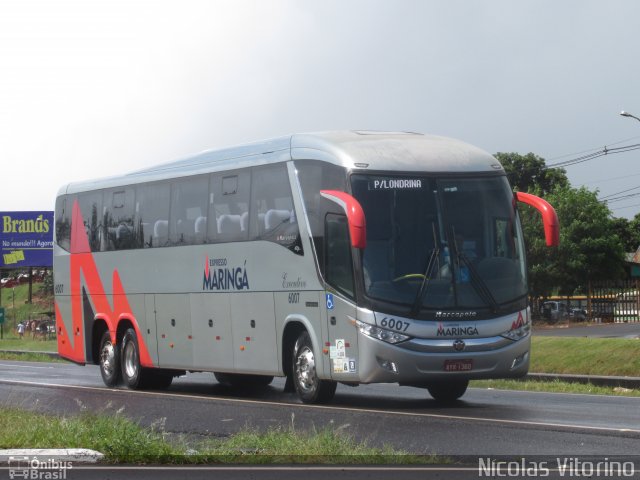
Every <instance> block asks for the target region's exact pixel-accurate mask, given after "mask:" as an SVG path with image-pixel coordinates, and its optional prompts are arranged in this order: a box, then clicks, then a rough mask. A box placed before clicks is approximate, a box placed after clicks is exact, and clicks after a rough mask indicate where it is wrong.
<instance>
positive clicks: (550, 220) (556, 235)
mask: <svg viewBox="0 0 640 480" xmlns="http://www.w3.org/2000/svg"><path fill="white" fill-rule="evenodd" d="M515 196H516V199H517V200H518V201H519V202H522V203H526V204H527V205H531V206H532V207H533V208H535V209H536V210H538V211H539V212H540V213H541V214H542V224H543V225H544V237H545V240H546V241H547V246H548V247H557V246H558V245H560V222H558V215H557V214H556V211H555V210H554V208H553V207H552V206H551V204H550V203H549V202H547V201H546V200H544V199H542V198H540V197H537V196H536V195H531V194H530V193H524V192H516V194H515Z"/></svg>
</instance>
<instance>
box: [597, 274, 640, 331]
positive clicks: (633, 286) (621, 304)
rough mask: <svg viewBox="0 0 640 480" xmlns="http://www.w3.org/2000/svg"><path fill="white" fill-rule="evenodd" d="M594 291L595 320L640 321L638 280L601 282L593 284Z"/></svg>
mask: <svg viewBox="0 0 640 480" xmlns="http://www.w3.org/2000/svg"><path fill="white" fill-rule="evenodd" d="M592 292H593V296H592V298H591V317H592V319H593V320H594V321H596V322H597V321H601V322H615V323H637V322H640V313H639V312H640V288H639V282H638V280H624V281H618V282H601V283H598V284H595V285H594V286H593V288H592Z"/></svg>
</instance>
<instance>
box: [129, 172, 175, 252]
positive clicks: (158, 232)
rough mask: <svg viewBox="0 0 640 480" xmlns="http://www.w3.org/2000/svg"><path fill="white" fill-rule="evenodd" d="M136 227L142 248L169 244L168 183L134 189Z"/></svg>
mask: <svg viewBox="0 0 640 480" xmlns="http://www.w3.org/2000/svg"><path fill="white" fill-rule="evenodd" d="M135 210H136V218H137V220H136V225H137V228H136V230H137V232H138V236H139V238H140V240H141V242H142V243H141V245H140V246H143V247H144V248H149V247H163V246H166V245H167V244H168V242H169V182H164V183H151V184H145V185H138V186H137V187H136V208H135Z"/></svg>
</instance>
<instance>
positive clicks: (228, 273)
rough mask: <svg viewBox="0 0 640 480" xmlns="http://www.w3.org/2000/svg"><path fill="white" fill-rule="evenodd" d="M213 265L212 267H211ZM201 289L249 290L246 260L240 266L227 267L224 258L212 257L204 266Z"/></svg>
mask: <svg viewBox="0 0 640 480" xmlns="http://www.w3.org/2000/svg"><path fill="white" fill-rule="evenodd" d="M212 267H213V268H212ZM202 290H249V277H248V275H247V261H246V260H245V261H244V265H243V266H242V267H235V268H234V267H227V259H226V258H212V259H211V260H209V257H207V261H206V263H205V266H204V279H203V281H202Z"/></svg>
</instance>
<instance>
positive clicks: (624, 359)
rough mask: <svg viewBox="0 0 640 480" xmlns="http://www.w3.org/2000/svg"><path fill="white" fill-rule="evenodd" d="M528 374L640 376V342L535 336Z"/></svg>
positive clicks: (618, 339)
mask: <svg viewBox="0 0 640 480" xmlns="http://www.w3.org/2000/svg"><path fill="white" fill-rule="evenodd" d="M529 371H530V372H536V373H569V374H576V375H607V376H631V377H634V376H640V340H637V339H628V338H582V337H578V338H576V337H536V336H534V337H533V338H532V344H531V367H530V368H529Z"/></svg>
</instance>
